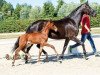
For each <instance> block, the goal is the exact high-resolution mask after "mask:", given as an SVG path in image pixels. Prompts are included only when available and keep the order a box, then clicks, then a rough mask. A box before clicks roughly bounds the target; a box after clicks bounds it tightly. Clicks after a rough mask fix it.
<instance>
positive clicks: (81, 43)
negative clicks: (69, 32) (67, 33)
mask: <svg viewBox="0 0 100 75" xmlns="http://www.w3.org/2000/svg"><path fill="white" fill-rule="evenodd" d="M71 40H73V41H75V42H76V43H79V44H80V45H82V48H83V54H84V56H83V57H84V58H85V59H86V60H87V59H88V58H87V55H86V50H85V45H84V43H83V42H81V41H80V40H79V39H78V38H77V37H71Z"/></svg>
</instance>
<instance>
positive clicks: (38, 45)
mask: <svg viewBox="0 0 100 75" xmlns="http://www.w3.org/2000/svg"><path fill="white" fill-rule="evenodd" d="M37 47H38V48H40V44H37ZM42 52H43V53H44V54H45V55H46V59H47V60H48V53H47V52H46V51H45V50H44V49H43V50H42Z"/></svg>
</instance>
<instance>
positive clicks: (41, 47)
mask: <svg viewBox="0 0 100 75" xmlns="http://www.w3.org/2000/svg"><path fill="white" fill-rule="evenodd" d="M42 50H43V46H40V50H39V56H38V62H40V56H41V54H42Z"/></svg>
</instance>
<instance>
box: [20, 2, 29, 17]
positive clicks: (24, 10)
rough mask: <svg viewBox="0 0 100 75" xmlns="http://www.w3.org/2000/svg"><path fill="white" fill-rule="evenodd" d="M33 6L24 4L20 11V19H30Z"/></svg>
mask: <svg viewBox="0 0 100 75" xmlns="http://www.w3.org/2000/svg"><path fill="white" fill-rule="evenodd" d="M30 9H31V6H30V5H27V4H23V5H22V8H21V11H20V18H21V19H26V18H29V12H30Z"/></svg>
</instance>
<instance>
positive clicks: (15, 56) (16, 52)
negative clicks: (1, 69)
mask: <svg viewBox="0 0 100 75" xmlns="http://www.w3.org/2000/svg"><path fill="white" fill-rule="evenodd" d="M20 50H21V49H20V47H18V48H17V49H16V51H15V55H14V56H13V62H12V66H14V63H15V60H16V59H17V56H18V53H19V51H20Z"/></svg>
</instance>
